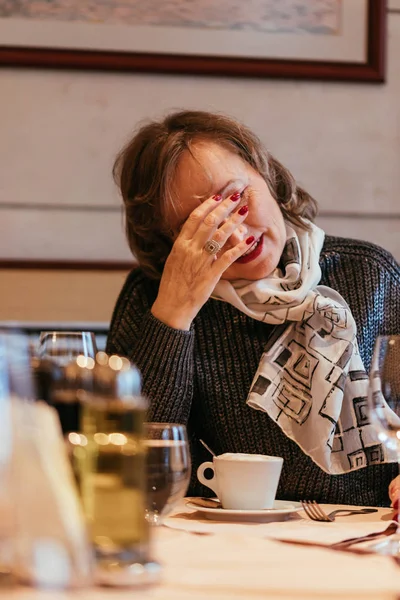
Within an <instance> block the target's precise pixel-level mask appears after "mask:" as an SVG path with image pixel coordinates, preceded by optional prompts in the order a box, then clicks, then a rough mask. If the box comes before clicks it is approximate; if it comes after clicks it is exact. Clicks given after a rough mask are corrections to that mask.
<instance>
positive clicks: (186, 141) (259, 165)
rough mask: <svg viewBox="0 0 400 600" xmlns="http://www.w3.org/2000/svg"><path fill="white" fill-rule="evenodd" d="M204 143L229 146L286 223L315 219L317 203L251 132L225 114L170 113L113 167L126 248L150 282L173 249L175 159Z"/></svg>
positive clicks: (146, 128) (135, 139) (131, 144)
mask: <svg viewBox="0 0 400 600" xmlns="http://www.w3.org/2000/svg"><path fill="white" fill-rule="evenodd" d="M207 140H209V141H212V142H214V143H218V144H221V145H224V146H225V147H228V148H229V149H230V150H231V151H233V152H235V153H236V154H238V155H239V156H240V157H241V158H242V159H243V160H244V161H246V162H247V163H248V164H249V165H251V166H252V167H253V169H255V170H256V171H257V172H258V173H259V174H260V175H261V176H262V177H263V178H264V180H265V181H266V183H267V185H268V187H269V189H270V191H271V194H272V196H273V197H274V198H275V200H276V201H277V202H278V204H279V206H280V208H281V211H282V213H283V216H284V219H285V220H286V221H290V222H291V223H292V224H294V225H297V226H299V227H302V228H304V229H307V224H306V223H305V222H304V221H303V219H304V218H305V219H308V220H310V221H313V220H314V218H315V216H316V213H317V203H316V201H315V200H314V199H313V198H312V197H311V196H310V195H309V194H308V193H307V192H306V191H305V190H303V189H302V188H301V187H299V186H298V185H297V184H296V181H295V179H294V177H293V175H292V174H291V173H290V171H288V169H286V168H285V167H284V166H283V165H282V164H281V163H280V162H279V161H277V160H276V158H274V157H273V156H272V155H271V154H270V153H269V152H268V151H267V150H266V149H265V148H264V146H263V144H262V143H261V141H260V140H259V138H258V137H257V136H256V135H255V134H254V133H253V132H252V131H250V129H248V128H247V127H245V126H244V125H242V124H241V123H239V122H237V121H235V120H234V119H231V118H229V117H226V116H224V115H219V114H213V113H209V112H203V111H181V112H175V113H172V114H170V115H169V116H167V117H166V118H165V119H163V120H162V121H158V122H157V121H153V122H150V123H148V124H145V125H143V126H142V127H141V128H140V129H139V130H138V131H137V133H136V134H135V135H134V137H133V138H132V140H131V141H130V142H129V143H128V144H127V145H126V146H125V148H123V149H122V151H121V152H120V153H119V154H118V156H117V158H116V161H115V164H114V169H113V175H114V180H115V182H116V183H117V185H118V186H119V188H120V190H121V194H122V198H123V201H124V205H125V228H126V236H127V239H128V243H129V247H130V249H131V251H132V253H133V255H134V256H135V257H136V259H137V260H138V262H139V264H140V266H141V267H142V269H143V271H144V272H145V273H146V274H147V275H148V276H149V277H151V278H153V279H160V277H161V274H162V271H163V268H164V263H165V261H166V259H167V256H168V254H169V253H170V250H171V248H172V243H173V241H172V239H173V232H172V231H171V228H170V227H169V225H168V222H167V218H166V207H171V206H172V207H173V206H175V203H176V200H175V198H174V178H175V172H176V169H177V166H178V163H179V159H180V158H181V156H182V154H183V153H184V152H185V151H189V152H191V148H193V146H194V145H195V144H196V142H198V141H207Z"/></svg>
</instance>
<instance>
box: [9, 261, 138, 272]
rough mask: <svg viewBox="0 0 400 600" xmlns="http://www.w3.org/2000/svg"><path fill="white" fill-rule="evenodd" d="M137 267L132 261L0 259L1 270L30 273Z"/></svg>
mask: <svg viewBox="0 0 400 600" xmlns="http://www.w3.org/2000/svg"><path fill="white" fill-rule="evenodd" d="M134 267H137V263H135V261H134V260H133V259H132V261H106V260H94V261H81V260H61V259H60V260H47V259H40V258H33V259H31V260H30V259H14V258H7V259H0V270H1V269H18V270H20V269H29V270H31V271H33V270H36V271H43V270H44V271H130V270H131V269H133V268H134Z"/></svg>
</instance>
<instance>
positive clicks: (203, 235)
mask: <svg viewBox="0 0 400 600" xmlns="http://www.w3.org/2000/svg"><path fill="white" fill-rule="evenodd" d="M239 200H240V194H239V192H237V193H235V194H232V196H229V197H228V198H226V199H225V200H222V196H220V195H219V194H218V195H216V196H213V197H212V198H209V199H208V200H205V201H204V202H202V203H201V204H200V205H199V206H197V207H196V208H195V209H194V210H193V211H192V212H191V213H190V215H189V216H188V218H187V219H186V221H185V223H184V224H183V226H182V229H181V234H180V236H181V237H182V238H183V239H192V238H194V237H195V236H196V239H197V242H198V244H199V246H201V247H202V246H204V244H205V243H206V241H207V240H208V239H210V237H211V236H212V234H213V233H214V231H215V230H216V229H217V228H218V226H219V225H221V223H222V222H223V221H224V219H226V217H227V216H228V215H229V214H230V213H231V212H232V211H233V210H234V209H235V208H236V207H237V204H238V202H239ZM199 232H200V236H199V235H198V234H199Z"/></svg>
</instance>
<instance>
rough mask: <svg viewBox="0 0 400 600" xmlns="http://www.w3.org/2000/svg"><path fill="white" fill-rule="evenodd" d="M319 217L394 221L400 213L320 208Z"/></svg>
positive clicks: (399, 216)
mask: <svg viewBox="0 0 400 600" xmlns="http://www.w3.org/2000/svg"><path fill="white" fill-rule="evenodd" d="M317 216H318V217H325V218H330V219H359V220H360V221H362V220H370V219H372V220H374V221H379V220H382V221H393V220H397V219H400V213H373V212H371V213H361V212H356V211H353V212H345V211H333V210H320V211H319V212H318V215H317Z"/></svg>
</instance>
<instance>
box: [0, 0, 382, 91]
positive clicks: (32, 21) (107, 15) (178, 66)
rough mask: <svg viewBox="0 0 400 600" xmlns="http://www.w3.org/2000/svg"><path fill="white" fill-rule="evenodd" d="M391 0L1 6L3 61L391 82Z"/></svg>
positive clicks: (119, 0) (2, 1)
mask: <svg viewBox="0 0 400 600" xmlns="http://www.w3.org/2000/svg"><path fill="white" fill-rule="evenodd" d="M385 37H386V0H303V1H299V0H196V1H193V0H170V1H169V2H163V1H162V0H101V1H95V0H52V1H51V2H48V1H38V0H18V1H15V0H0V40H1V46H0V64H3V65H9V66H34V67H51V68H78V69H103V70H118V71H136V72H158V73H181V74H182V73H190V74H202V75H220V76H224V75H225V76H248V77H279V78H299V79H301V78H308V79H328V80H329V79H331V80H353V81H369V82H382V81H384V74H385Z"/></svg>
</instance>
